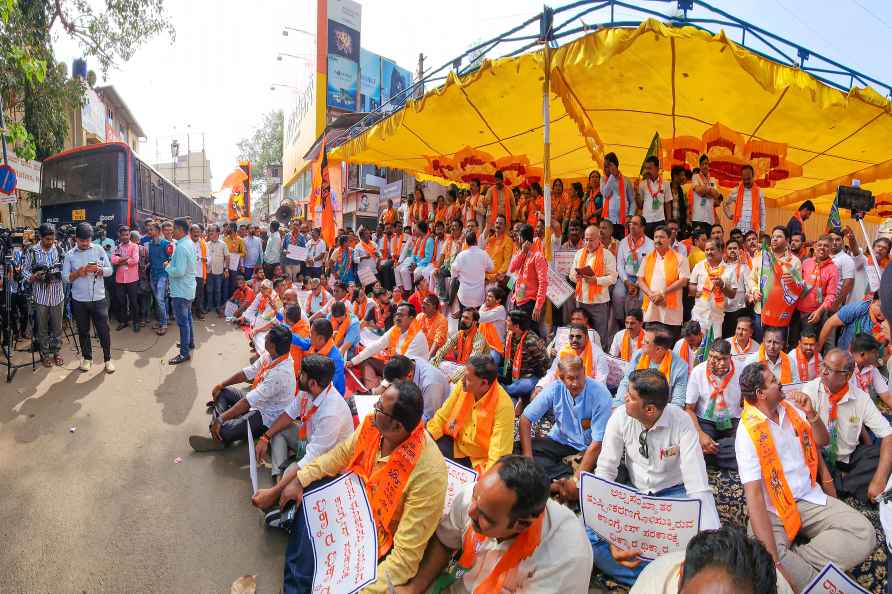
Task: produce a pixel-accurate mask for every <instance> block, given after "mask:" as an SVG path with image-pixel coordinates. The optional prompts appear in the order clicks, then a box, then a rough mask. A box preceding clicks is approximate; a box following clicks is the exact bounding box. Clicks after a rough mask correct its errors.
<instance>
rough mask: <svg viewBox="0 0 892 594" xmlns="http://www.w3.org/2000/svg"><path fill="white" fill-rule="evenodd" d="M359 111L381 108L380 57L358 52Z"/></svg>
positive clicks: (367, 52) (361, 50)
mask: <svg viewBox="0 0 892 594" xmlns="http://www.w3.org/2000/svg"><path fill="white" fill-rule="evenodd" d="M359 75H360V80H359V111H374V110H376V109H378V108H379V107H381V56H379V55H378V54H373V53H372V52H370V51H366V50H364V49H360V51H359Z"/></svg>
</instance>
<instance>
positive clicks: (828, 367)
mask: <svg viewBox="0 0 892 594" xmlns="http://www.w3.org/2000/svg"><path fill="white" fill-rule="evenodd" d="M821 367H823V368H824V371H826V372H827V373H851V372H852V370H851V369H833V368H832V367H830V366H829V365H826V364H822V365H821Z"/></svg>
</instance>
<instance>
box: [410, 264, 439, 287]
mask: <svg viewBox="0 0 892 594" xmlns="http://www.w3.org/2000/svg"><path fill="white" fill-rule="evenodd" d="M422 277H423V278H424V280H426V281H427V290H428V291H429V292H432V293H436V292H437V267H436V266H434V265H433V264H428V265H427V266H425V267H424V268H416V269H415V280H416V281H418V279H419V278H422Z"/></svg>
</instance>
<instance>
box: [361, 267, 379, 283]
mask: <svg viewBox="0 0 892 594" xmlns="http://www.w3.org/2000/svg"><path fill="white" fill-rule="evenodd" d="M359 282H361V283H362V286H363V287H367V286H369V285H374V284H375V283H376V282H378V277H377V276H375V271H374V270H373V269H371V268H360V269H359Z"/></svg>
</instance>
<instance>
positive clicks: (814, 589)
mask: <svg viewBox="0 0 892 594" xmlns="http://www.w3.org/2000/svg"><path fill="white" fill-rule="evenodd" d="M869 592H870V590H865V589H864V588H862V587H861V586H860V585H859V584H858V583H857V582H855V581H854V580H853V579H852V578H850V577H849V576H847V575H846V574H845V572H844V571H843V570H841V569H840V568H839V567H837V566H836V565H835V564H833V563H828V564H827V565H825V566H824V569H822V570H821V572H820V573H819V574H818V575H816V576H815V579H813V580H812V581H810V582H809V583H808V585H807V586H806V587H805V589H804V590H802V594H868V593H869Z"/></svg>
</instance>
